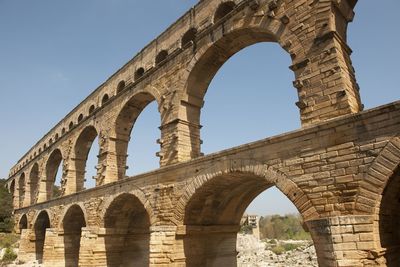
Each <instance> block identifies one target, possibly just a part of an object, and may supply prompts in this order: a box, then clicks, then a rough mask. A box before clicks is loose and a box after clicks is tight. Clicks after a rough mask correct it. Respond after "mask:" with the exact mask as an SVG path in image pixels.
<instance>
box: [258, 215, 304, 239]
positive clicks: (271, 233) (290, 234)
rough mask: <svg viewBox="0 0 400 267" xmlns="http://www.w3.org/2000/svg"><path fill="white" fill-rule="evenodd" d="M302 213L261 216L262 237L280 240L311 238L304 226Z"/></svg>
mask: <svg viewBox="0 0 400 267" xmlns="http://www.w3.org/2000/svg"><path fill="white" fill-rule="evenodd" d="M302 224H303V223H302V219H301V217H300V215H285V216H280V215H272V216H266V217H261V219H260V234H261V238H269V239H280V240H288V239H294V240H310V239H311V236H310V234H309V233H307V232H306V231H305V230H304V228H303V226H302Z"/></svg>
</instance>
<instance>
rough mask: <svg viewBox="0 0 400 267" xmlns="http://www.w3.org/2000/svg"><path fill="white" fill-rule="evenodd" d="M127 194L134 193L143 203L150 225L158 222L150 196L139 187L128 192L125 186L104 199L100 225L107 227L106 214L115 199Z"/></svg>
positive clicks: (99, 215)
mask: <svg viewBox="0 0 400 267" xmlns="http://www.w3.org/2000/svg"><path fill="white" fill-rule="evenodd" d="M125 194H129V195H132V196H134V197H135V198H137V199H138V200H139V201H140V203H141V205H143V207H144V209H145V210H146V212H147V214H148V215H149V220H150V225H153V224H154V223H156V220H157V217H156V216H155V214H154V211H153V208H152V206H151V203H150V201H149V198H148V197H147V196H146V195H145V193H144V191H142V190H141V189H139V188H138V189H136V190H131V191H129V192H126V191H124V190H123V188H121V190H119V191H118V192H115V193H114V194H112V195H110V196H109V197H107V198H105V199H104V203H103V204H102V208H101V210H100V212H99V214H98V217H99V220H100V222H101V223H100V225H99V226H100V227H106V225H105V221H104V218H105V216H106V213H107V210H109V208H110V206H111V205H112V204H113V203H114V201H115V200H116V199H117V198H119V197H121V196H123V195H125Z"/></svg>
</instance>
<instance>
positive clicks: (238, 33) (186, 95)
mask: <svg viewBox="0 0 400 267" xmlns="http://www.w3.org/2000/svg"><path fill="white" fill-rule="evenodd" d="M253 16H254V13H253V14H251V15H250V16H249V17H246V18H242V19H241V20H238V21H235V22H230V21H228V22H225V23H224V24H223V25H222V26H220V28H216V29H215V30H214V31H213V34H210V35H207V37H203V38H202V40H200V41H198V42H197V43H196V51H195V52H194V53H193V54H191V55H190V57H191V60H190V62H189V63H188V66H187V67H186V70H185V72H184V73H183V78H182V80H183V83H184V84H183V85H182V86H183V91H182V96H181V97H182V100H181V103H180V105H179V112H178V114H179V118H180V120H182V121H183V122H186V123H181V125H180V127H178V128H187V130H186V131H187V132H188V133H187V134H185V135H183V136H189V137H190V138H186V140H185V142H187V143H188V144H186V146H189V147H190V148H191V155H190V157H189V158H193V157H198V156H199V155H201V148H200V146H201V141H200V139H201V138H200V129H201V109H202V107H203V104H204V97H205V94H206V91H207V89H208V86H209V84H210V83H211V81H212V79H213V78H214V76H215V75H216V74H217V72H218V71H219V69H220V68H221V67H222V66H223V65H224V64H225V63H226V62H227V61H228V60H229V58H230V57H232V56H233V55H235V54H236V53H238V52H239V51H241V50H242V49H244V48H246V47H249V46H251V45H254V44H256V43H260V42H273V43H278V44H280V46H281V47H282V46H283V47H285V48H286V49H288V48H287V47H286V46H284V45H283V44H281V43H284V42H285V40H286V39H287V37H286V36H284V34H283V30H282V29H284V24H282V22H281V21H279V20H268V19H267V21H269V23H266V21H265V20H266V18H263V19H259V18H258V19H255V17H253ZM291 38H292V39H291V42H293V43H296V42H297V41H296V40H295V39H296V37H295V36H291ZM288 57H289V54H288ZM288 71H290V70H288Z"/></svg>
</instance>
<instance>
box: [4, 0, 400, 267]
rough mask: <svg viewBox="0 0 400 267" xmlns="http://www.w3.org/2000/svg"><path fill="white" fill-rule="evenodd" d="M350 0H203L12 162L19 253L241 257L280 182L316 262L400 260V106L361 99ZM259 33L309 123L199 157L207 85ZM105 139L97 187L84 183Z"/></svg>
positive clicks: (86, 259) (167, 260)
mask: <svg viewBox="0 0 400 267" xmlns="http://www.w3.org/2000/svg"><path fill="white" fill-rule="evenodd" d="M356 2H357V1H356V0H347V1H345V0H320V1H314V0H301V1H300V0H299V1H292V0H268V1H266V0H235V1H222V0H202V1H200V2H199V3H198V4H197V5H196V6H194V7H193V8H192V9H191V10H189V11H188V12H187V13H186V14H185V15H183V16H182V17H181V18H180V19H179V20H177V21H176V22H175V23H174V24H173V25H171V26H170V27H169V28H168V29H167V30H166V31H165V32H163V33H162V34H161V35H160V36H159V37H157V39H156V40H154V41H153V42H151V43H150V44H149V45H147V46H146V47H145V48H144V49H143V50H142V51H141V52H140V53H139V54H137V55H136V56H135V57H134V58H133V59H132V60H130V61H129V62H128V63H127V64H125V65H124V66H123V67H122V68H121V69H120V70H118V71H117V72H116V73H115V74H114V75H112V76H111V77H110V78H109V79H108V80H107V81H106V82H105V83H103V84H102V85H101V86H99V87H98V88H97V89H96V90H95V91H94V92H93V93H92V94H90V95H89V96H88V97H87V98H86V99H85V100H84V101H83V102H81V103H80V104H79V105H78V106H77V107H76V108H75V109H73V110H72V111H71V112H70V113H69V114H68V115H67V116H66V117H65V118H64V119H63V120H62V121H60V122H59V123H58V124H57V125H56V126H55V127H54V128H53V129H51V130H50V131H49V132H48V134H46V135H45V136H44V137H43V138H42V139H41V140H39V142H37V144H36V145H34V146H33V147H32V148H31V149H30V150H29V151H28V152H27V153H26V154H25V155H24V156H23V157H22V159H21V160H20V161H19V162H18V163H17V164H16V165H15V166H14V167H13V168H12V169H11V171H10V176H9V178H8V181H7V186H8V188H9V190H10V192H12V193H13V200H14V207H15V219H16V230H17V231H18V232H20V233H21V244H20V251H19V258H20V259H21V260H24V261H28V260H35V259H37V260H39V261H43V263H44V264H45V265H46V266H78V265H79V266H149V265H150V266H235V265H236V234H237V231H238V230H239V223H240V218H241V216H242V214H243V212H244V211H245V209H246V207H247V206H248V205H249V203H250V202H251V201H252V200H253V199H254V198H255V197H256V196H257V195H259V194H260V193H261V192H263V191H264V190H266V189H267V188H269V187H271V186H276V187H277V188H279V189H280V190H281V191H282V192H283V193H284V194H285V195H286V196H287V197H288V198H289V199H290V200H291V201H292V203H293V204H294V205H295V206H296V207H297V209H298V210H299V212H300V213H301V215H302V217H303V219H304V221H305V225H306V226H307V227H308V229H309V231H310V232H311V235H312V238H313V241H314V244H315V246H316V250H317V255H318V262H319V264H320V266H349V267H350V266H352V267H353V266H377V265H382V266H399V265H400V253H399V251H400V231H399V228H398V224H399V223H400V217H399V214H400V206H399V205H398V202H399V199H400V171H399V168H398V166H399V163H400V135H399V133H400V102H394V103H391V104H388V105H385V106H381V107H377V108H375V109H372V110H367V111H362V109H363V106H362V104H361V101H360V96H359V88H358V85H357V83H356V80H355V75H354V69H353V67H352V65H351V60H350V53H351V49H350V48H349V47H348V45H347V43H346V29H347V24H348V23H349V22H350V21H352V19H353V16H354V13H353V8H354V6H355V4H356ZM258 42H276V43H278V44H279V45H280V46H281V47H282V49H284V50H285V51H287V54H288V57H290V58H291V60H292V65H291V66H290V69H291V71H293V72H294V75H295V81H294V82H293V85H294V87H295V88H296V89H297V92H298V99H299V101H298V102H297V103H296V105H297V106H298V108H299V114H300V120H301V122H302V128H301V129H299V130H297V131H294V132H290V133H286V134H282V135H279V136H275V137H271V138H267V139H264V140H260V141H257V142H254V143H250V144H244V145H242V146H239V147H234V148H231V149H228V150H224V151H221V152H218V153H214V154H211V155H206V156H204V155H203V154H202V153H201V148H200V147H201V143H202V142H201V137H200V128H201V125H200V122H201V120H200V114H201V109H202V106H203V99H204V96H205V94H206V92H207V88H208V85H209V83H210V81H211V80H212V78H213V77H214V75H215V74H216V72H217V71H218V69H219V68H220V67H221V66H222V65H223V64H224V63H225V62H226V61H227V60H228V59H229V58H230V57H231V56H232V55H234V54H235V53H237V52H238V51H240V50H241V49H243V48H245V47H247V46H250V45H252V44H255V43H258ZM153 101H155V102H156V103H157V104H158V111H159V114H160V121H161V125H160V131H161V137H160V139H159V140H158V141H157V142H158V143H159V145H160V151H159V152H158V153H157V156H158V157H159V158H160V168H159V169H157V170H154V171H152V172H149V173H145V174H141V175H137V176H134V177H128V176H126V173H125V171H126V158H127V147H128V143H129V140H130V134H131V131H132V128H133V127H134V124H135V121H136V119H137V118H138V116H139V115H140V113H141V111H142V110H143V109H144V108H145V107H146V106H147V105H148V104H149V103H151V102H153ZM96 137H98V138H99V146H100V151H99V155H98V159H99V160H98V165H97V175H96V177H95V178H96V187H95V188H92V189H88V190H85V188H84V179H85V168H86V161H87V156H88V152H89V149H90V147H91V146H92V144H93V141H94V140H95V139H96ZM60 165H61V166H62V186H61V196H57V197H56V196H54V195H53V185H54V182H55V177H56V174H57V169H58V168H59V166H60Z"/></svg>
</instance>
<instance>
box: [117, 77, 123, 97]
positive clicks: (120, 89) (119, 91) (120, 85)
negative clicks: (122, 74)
mask: <svg viewBox="0 0 400 267" xmlns="http://www.w3.org/2000/svg"><path fill="white" fill-rule="evenodd" d="M124 89H125V81H124V80H122V81H120V82H119V83H118V85H117V94H119V93H121V92H122V90H124Z"/></svg>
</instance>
